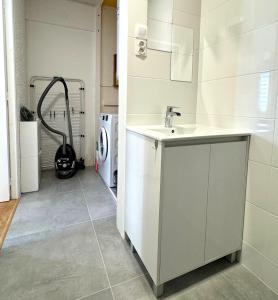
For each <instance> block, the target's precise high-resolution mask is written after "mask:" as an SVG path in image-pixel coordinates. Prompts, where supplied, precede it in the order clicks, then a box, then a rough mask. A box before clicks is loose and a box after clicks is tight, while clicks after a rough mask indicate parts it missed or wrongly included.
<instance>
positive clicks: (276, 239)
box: [196, 0, 278, 292]
mask: <svg viewBox="0 0 278 300" xmlns="http://www.w3.org/2000/svg"><path fill="white" fill-rule="evenodd" d="M277 20H278V2H277V1H276V0H269V1H268V3H267V5H266V2H265V1H264V0H233V1H231V0H203V1H202V17H201V32H200V49H201V50H200V58H199V78H198V80H199V88H198V103H197V116H196V120H197V122H198V123H201V124H204V125H208V126H219V127H224V128H243V129H247V130H250V132H252V137H251V145H250V154H249V159H250V161H249V170H248V185H247V200H248V202H247V205H246V219H245V234H244V240H245V243H244V247H243V256H242V262H243V264H244V265H245V266H246V267H247V268H248V269H249V270H251V271H252V272H254V274H255V275H256V276H258V277H259V278H260V279H261V280H263V281H264V282H265V283H266V284H267V285H269V286H270V287H271V288H272V289H274V290H275V291H276V292H278V281H277V278H278V254H277V253H278V217H277V216H278V214H277V212H278V201H277V194H278V190H277V182H278V172H277V170H278V169H277V168H275V167H273V166H272V165H274V166H275V165H276V166H278V125H277V124H276V131H275V134H274V129H275V118H276V119H277V117H278V106H277V94H278V86H277V82H278V80H277V76H278V72H277V71H276V70H277V67H278V64H277V62H278V60H277V57H278V56H277V54H278V50H277V49H278V47H277V45H278V44H277V41H278V29H277V28H278V23H277ZM275 22H276V23H275ZM276 123H277V121H276ZM274 136H275V139H274ZM274 141H275V143H274Z"/></svg>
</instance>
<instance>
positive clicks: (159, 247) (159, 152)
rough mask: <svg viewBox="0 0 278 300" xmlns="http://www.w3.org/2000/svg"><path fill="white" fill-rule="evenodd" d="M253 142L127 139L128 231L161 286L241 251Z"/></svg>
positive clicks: (236, 139)
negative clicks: (248, 164)
mask: <svg viewBox="0 0 278 300" xmlns="http://www.w3.org/2000/svg"><path fill="white" fill-rule="evenodd" d="M248 145H249V137H248V136H231V137H229V136H228V137H221V138H208V139H195V140H190V139H186V140H180V141H177V140H175V141H156V140H155V139H152V138H149V137H146V136H143V135H140V134H137V133H134V132H131V131H128V132H127V168H126V216H125V221H126V222H125V230H126V234H127V236H128V237H129V239H130V241H131V243H132V245H133V246H134V248H135V249H136V251H137V253H138V254H139V256H140V258H141V259H142V261H143V263H144V265H145V267H146V268H147V270H148V272H149V274H150V276H151V277H152V280H153V282H154V285H155V288H157V289H156V290H155V291H156V293H157V294H161V292H162V290H161V289H159V287H161V286H162V285H163V283H165V282H167V281H169V280H171V279H174V278H176V277H178V276H180V275H182V274H185V273H187V272H189V271H192V270H194V269H196V268H198V267H200V266H202V265H205V264H207V263H209V262H211V261H213V260H216V259H218V258H220V257H223V256H226V255H229V254H232V253H235V252H237V251H239V250H241V246H242V234H243V221H244V208H245V190H246V171H247V159H248Z"/></svg>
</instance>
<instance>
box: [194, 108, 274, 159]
mask: <svg viewBox="0 0 278 300" xmlns="http://www.w3.org/2000/svg"><path fill="white" fill-rule="evenodd" d="M197 123H198V124H203V125H207V126H215V127H220V128H237V129H243V130H248V131H250V132H251V133H252V138H251V144H250V151H249V159H250V160H253V161H256V162H261V163H265V164H270V162H271V154H272V145H273V134H274V120H268V119H256V118H246V117H231V116H224V115H209V114H199V113H198V114H197Z"/></svg>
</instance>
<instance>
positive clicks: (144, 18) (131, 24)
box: [128, 0, 148, 37]
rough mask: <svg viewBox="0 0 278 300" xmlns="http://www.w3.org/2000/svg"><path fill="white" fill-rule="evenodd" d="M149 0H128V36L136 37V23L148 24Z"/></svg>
mask: <svg viewBox="0 0 278 300" xmlns="http://www.w3.org/2000/svg"><path fill="white" fill-rule="evenodd" d="M147 23H148V0H128V36H130V37H135V27H136V24H141V25H145V26H147Z"/></svg>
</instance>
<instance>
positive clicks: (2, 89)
mask: <svg viewBox="0 0 278 300" xmlns="http://www.w3.org/2000/svg"><path fill="white" fill-rule="evenodd" d="M0 56H1V57H0V74H1V75H0V76H1V78H2V80H1V82H0V101H1V102H0V136H1V148H0V175H1V176H0V177H1V182H0V202H4V201H9V200H10V170H9V168H10V166H9V121H8V103H7V76H6V75H7V73H6V46H5V17H4V7H3V1H1V3H0Z"/></svg>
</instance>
